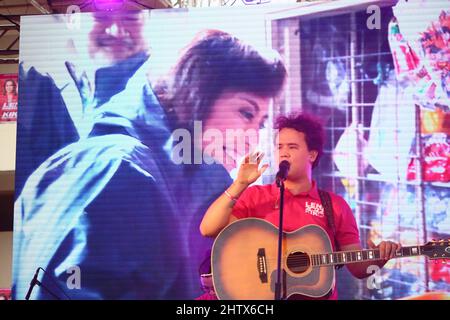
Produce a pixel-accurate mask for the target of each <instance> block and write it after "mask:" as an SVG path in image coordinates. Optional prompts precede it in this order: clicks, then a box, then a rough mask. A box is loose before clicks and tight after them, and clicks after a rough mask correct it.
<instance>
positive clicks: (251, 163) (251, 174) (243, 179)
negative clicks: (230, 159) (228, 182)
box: [236, 151, 269, 185]
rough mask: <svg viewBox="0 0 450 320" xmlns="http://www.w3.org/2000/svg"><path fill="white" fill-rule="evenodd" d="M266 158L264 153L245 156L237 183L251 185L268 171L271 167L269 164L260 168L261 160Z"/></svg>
mask: <svg viewBox="0 0 450 320" xmlns="http://www.w3.org/2000/svg"><path fill="white" fill-rule="evenodd" d="M263 158H264V153H262V152H259V151H258V152H252V153H250V154H248V155H246V156H245V158H244V161H242V164H241V166H240V167H239V171H238V175H237V179H236V181H237V182H238V183H240V184H244V185H250V184H252V183H253V182H255V181H256V180H258V178H259V177H261V175H262V174H263V173H264V171H266V169H267V168H268V167H269V165H268V164H265V165H263V166H262V167H261V168H259V165H260V164H261V160H262V159H263Z"/></svg>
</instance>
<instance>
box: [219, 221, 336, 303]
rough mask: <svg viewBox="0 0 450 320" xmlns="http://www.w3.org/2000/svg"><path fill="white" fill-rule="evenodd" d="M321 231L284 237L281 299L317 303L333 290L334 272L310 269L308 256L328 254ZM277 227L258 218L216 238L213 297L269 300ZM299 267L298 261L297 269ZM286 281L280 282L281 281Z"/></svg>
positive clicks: (272, 290)
mask: <svg viewBox="0 0 450 320" xmlns="http://www.w3.org/2000/svg"><path fill="white" fill-rule="evenodd" d="M332 251H333V249H332V246H331V241H330V239H329V237H328V235H327V233H326V232H325V230H324V229H323V228H321V227H319V226H316V225H308V226H305V227H302V228H300V229H298V230H296V231H294V232H284V233H283V249H282V260H281V266H282V269H283V270H284V274H283V273H282V290H281V291H282V296H283V297H285V298H288V297H289V296H292V295H293V294H300V295H303V296H307V297H310V298H320V297H323V296H325V295H327V293H329V292H330V290H331V289H332V288H333V286H334V277H335V273H334V267H333V266H322V267H313V266H311V263H310V261H309V255H310V254H320V253H328V252H332ZM277 257H278V228H277V227H275V226H274V225H273V224H271V223H269V222H267V221H265V220H262V219H256V218H248V219H242V220H238V221H235V222H234V223H232V224H230V225H229V226H227V227H226V228H225V229H224V230H222V232H221V233H220V234H219V236H218V237H217V238H216V241H215V242H214V245H213V249H212V258H211V259H212V273H213V281H214V287H215V290H216V294H217V297H218V298H219V299H224V300H235V299H236V300H272V299H274V295H275V283H276V280H277ZM298 262H302V263H301V264H299V263H298ZM283 278H284V280H283Z"/></svg>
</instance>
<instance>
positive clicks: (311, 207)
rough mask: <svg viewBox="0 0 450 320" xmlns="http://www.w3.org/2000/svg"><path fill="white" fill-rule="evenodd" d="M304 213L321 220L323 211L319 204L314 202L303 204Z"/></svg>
mask: <svg viewBox="0 0 450 320" xmlns="http://www.w3.org/2000/svg"><path fill="white" fill-rule="evenodd" d="M305 207H306V208H305V212H306V213H309V214H311V215H313V216H316V217H319V218H323V216H324V210H323V207H322V205H321V204H318V203H316V202H305Z"/></svg>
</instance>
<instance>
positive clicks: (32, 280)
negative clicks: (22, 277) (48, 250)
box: [25, 267, 41, 300]
mask: <svg viewBox="0 0 450 320" xmlns="http://www.w3.org/2000/svg"><path fill="white" fill-rule="evenodd" d="M40 269H41V268H40V267H39V268H37V269H36V273H35V274H34V277H33V279H31V281H30V287H29V288H28V292H27V295H26V296H25V300H30V295H31V292H32V291H33V288H34V286H35V285H36V284H37V283H38V279H37V278H38V275H39V270H40Z"/></svg>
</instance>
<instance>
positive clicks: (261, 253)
mask: <svg viewBox="0 0 450 320" xmlns="http://www.w3.org/2000/svg"><path fill="white" fill-rule="evenodd" d="M257 268H258V273H259V279H260V280H261V282H262V283H267V260H266V250H265V249H264V248H259V249H258V254H257Z"/></svg>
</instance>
